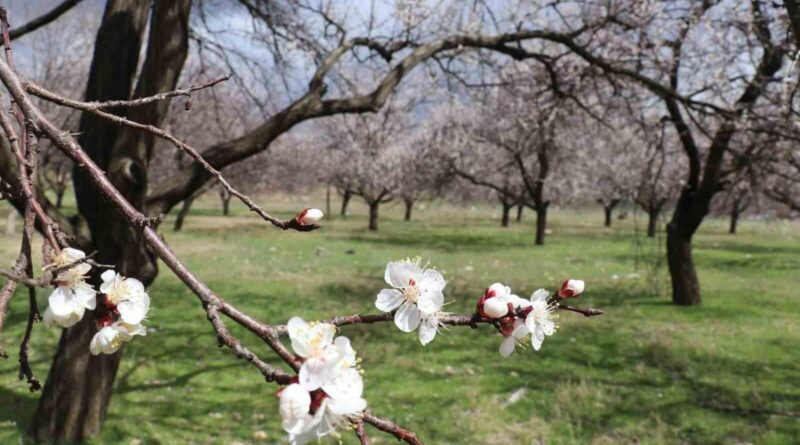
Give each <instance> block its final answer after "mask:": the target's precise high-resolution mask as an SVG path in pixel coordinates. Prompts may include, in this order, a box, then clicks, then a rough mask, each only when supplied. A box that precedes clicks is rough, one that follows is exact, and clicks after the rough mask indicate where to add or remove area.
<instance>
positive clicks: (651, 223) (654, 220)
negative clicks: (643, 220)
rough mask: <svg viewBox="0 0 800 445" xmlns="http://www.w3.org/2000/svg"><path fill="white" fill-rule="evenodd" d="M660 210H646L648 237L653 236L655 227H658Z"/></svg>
mask: <svg viewBox="0 0 800 445" xmlns="http://www.w3.org/2000/svg"><path fill="white" fill-rule="evenodd" d="M660 213H661V212H660V211H659V209H654V210H648V211H647V237H648V238H655V237H656V229H658V215H659V214H660Z"/></svg>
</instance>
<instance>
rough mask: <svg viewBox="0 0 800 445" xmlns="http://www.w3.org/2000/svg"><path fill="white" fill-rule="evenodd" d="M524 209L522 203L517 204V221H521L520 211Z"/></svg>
mask: <svg viewBox="0 0 800 445" xmlns="http://www.w3.org/2000/svg"><path fill="white" fill-rule="evenodd" d="M524 209H525V206H524V205H522V204H518V205H517V222H520V221H522V211H523V210H524Z"/></svg>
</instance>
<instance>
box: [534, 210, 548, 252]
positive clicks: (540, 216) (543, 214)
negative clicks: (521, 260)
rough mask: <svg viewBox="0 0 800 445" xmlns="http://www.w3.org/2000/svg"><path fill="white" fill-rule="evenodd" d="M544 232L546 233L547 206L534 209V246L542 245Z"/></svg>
mask: <svg viewBox="0 0 800 445" xmlns="http://www.w3.org/2000/svg"><path fill="white" fill-rule="evenodd" d="M545 231H547V205H543V206H541V207H539V208H537V209H536V245H537V246H543V245H544V236H545Z"/></svg>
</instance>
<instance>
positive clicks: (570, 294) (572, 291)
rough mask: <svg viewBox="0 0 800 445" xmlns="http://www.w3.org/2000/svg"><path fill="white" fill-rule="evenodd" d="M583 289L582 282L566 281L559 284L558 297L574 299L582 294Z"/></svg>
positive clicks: (583, 284)
mask: <svg viewBox="0 0 800 445" xmlns="http://www.w3.org/2000/svg"><path fill="white" fill-rule="evenodd" d="M585 287H586V283H584V282H583V280H566V281H564V282H563V283H562V284H561V289H559V290H558V296H559V297H561V298H574V297H577V296H578V295H580V294H582V293H583V289H584V288H585Z"/></svg>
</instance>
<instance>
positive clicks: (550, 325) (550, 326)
mask: <svg viewBox="0 0 800 445" xmlns="http://www.w3.org/2000/svg"><path fill="white" fill-rule="evenodd" d="M539 325H540V326H541V328H542V332H544V333H545V335H553V333H554V332H555V331H556V324H555V322H553V320H550V319H547V320H544V321H542V322H541V323H540V324H539Z"/></svg>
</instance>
